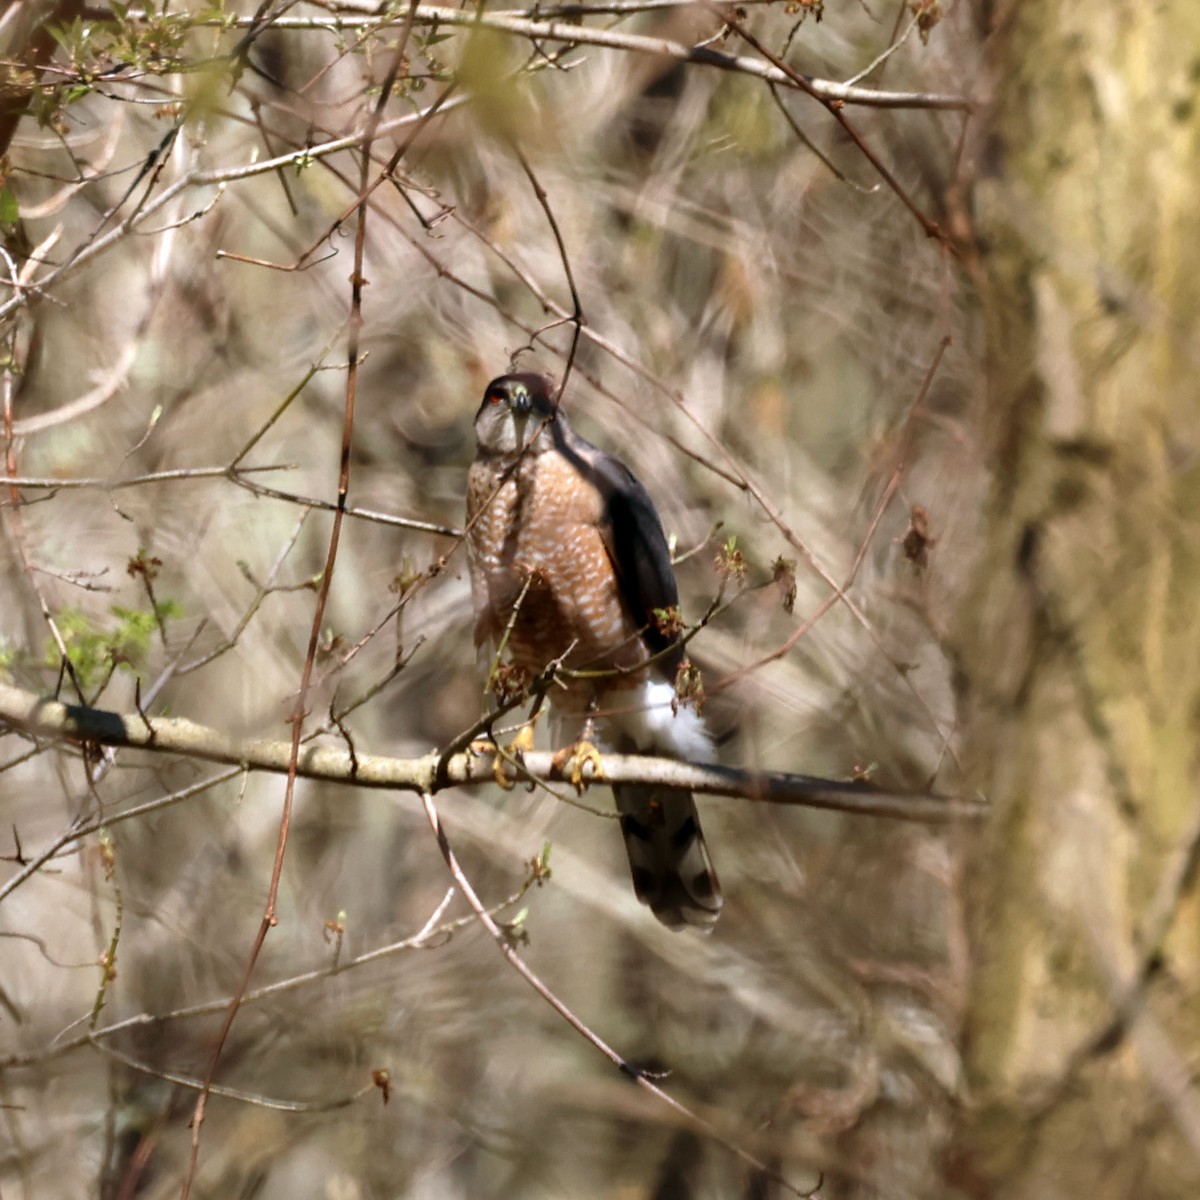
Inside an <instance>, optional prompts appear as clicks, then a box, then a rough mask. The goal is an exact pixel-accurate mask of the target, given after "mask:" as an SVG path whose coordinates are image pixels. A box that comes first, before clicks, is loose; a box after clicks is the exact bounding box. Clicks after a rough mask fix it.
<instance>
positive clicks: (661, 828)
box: [613, 784, 724, 932]
mask: <svg viewBox="0 0 1200 1200" xmlns="http://www.w3.org/2000/svg"><path fill="white" fill-rule="evenodd" d="M613 796H614V798H615V799H616V802H617V812H619V813H620V814H621V832H622V833H623V834H624V835H625V852H626V853H627V854H628V855H629V869H630V872H631V873H632V875H633V890H634V891H635V892H636V893H637V898H638V899H639V900H640V901H641V902H642V903H643V904H647V905H649V906H650V911H651V912H652V913H653V914H654V915H655V916H656V917H657V918H658V919H659V920H660V921H661V922H662V923H663V924H664V925H666V926H667V928H668V929H682V928H683V927H684V926H685V925H690V926H692V927H693V928H696V929H700V930H702V931H704V932H708V931H709V930H711V929H712V927H713V925H714V924H715V923H716V920H717V917H719V916H720V915H721V905H722V904H723V903H724V901H723V900H722V898H721V885H720V883H718V882H717V873H716V871H714V870H713V865H712V860H711V859H710V858H709V857H708V847H707V846H706V845H705V844H704V834H703V832H702V831H701V829H700V817H699V814H698V813H697V812H696V804H695V801H694V800H693V799H692V794H691V792H677V791H672V790H671V789H669V788H657V787H651V786H645V785H641V784H623V785H622V786H620V787H614V788H613Z"/></svg>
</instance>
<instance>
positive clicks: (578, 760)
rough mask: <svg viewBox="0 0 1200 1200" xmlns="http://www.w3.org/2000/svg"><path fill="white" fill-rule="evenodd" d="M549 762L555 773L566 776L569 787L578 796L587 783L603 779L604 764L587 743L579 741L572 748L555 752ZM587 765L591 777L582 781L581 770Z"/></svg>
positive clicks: (592, 747) (598, 754)
mask: <svg viewBox="0 0 1200 1200" xmlns="http://www.w3.org/2000/svg"><path fill="white" fill-rule="evenodd" d="M551 762H552V763H553V764H554V769H555V770H556V771H562V772H563V774H565V775H566V777H567V778H568V779H569V780H570V781H571V786H572V787H573V788H574V789H575V790H576V791H577V792H578V793H579V794H580V795H582V794H583V791H584V789H585V788H586V787H587V785H588V784H589V783H594V782H595V781H596V780H597V779H603V778H604V763H603V760H602V759H601V758H600V751H599V750H597V749H596V747H595V746H593V745H592V743H591V742H588V741H579V742H576V743H575V745H573V746H566V747H564V748H563V749H562V750H558V751H556V752H555V755H554V757H553V759H551ZM589 763H590V764H591V768H592V770H591V775H590V777H589V778H588V779H584V777H583V770H584V768H585V767H586V766H588V764H589Z"/></svg>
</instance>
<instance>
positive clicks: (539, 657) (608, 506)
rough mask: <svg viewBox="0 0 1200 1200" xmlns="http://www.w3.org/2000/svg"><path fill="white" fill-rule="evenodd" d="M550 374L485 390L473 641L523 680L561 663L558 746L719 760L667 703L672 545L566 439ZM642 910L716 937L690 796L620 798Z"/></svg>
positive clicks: (475, 491) (607, 470)
mask: <svg viewBox="0 0 1200 1200" xmlns="http://www.w3.org/2000/svg"><path fill="white" fill-rule="evenodd" d="M555 390H556V389H555V385H554V383H553V381H552V380H550V379H548V378H547V377H546V376H544V375H535V374H519V375H504V376H502V377H501V378H499V379H496V380H493V381H492V382H491V383H490V384H488V388H487V391H486V392H485V393H484V397H483V403H482V404H481V405H480V408H479V412H478V414H477V415H476V417H475V437H476V443H477V454H476V458H475V462H474V463H473V464H472V466H471V472H470V475H469V478H468V483H467V521H468V525H467V529H468V532H467V552H468V557H469V561H470V568H471V590H472V593H473V596H474V601H475V643H476V646H477V647H480V648H481V649H482V648H488V649H489V650H490V651H491V652H492V653H493V654H494V653H495V651H496V649H497V647H498V646H499V644H500V642H501V640H502V639H504V637H505V633H506V631H507V641H506V643H505V649H506V652H507V654H508V656H509V658H510V660H511V662H512V663H513V664H514V665H515V666H516V667H517V668H519V669H520V670H522V671H525V672H528V674H529V675H530V677H533V676H536V675H538V674H540V673H541V672H542V671H543V670H544V669H545V668H546V667H547V666H548V665H549V664H550V663H552V662H555V661H556V660H559V659H561V660H562V665H563V666H564V667H566V668H568V670H569V671H578V672H586V675H585V676H572V675H570V674H568V675H567V676H566V678H565V687H564V688H560V687H557V686H556V687H555V688H554V689H553V690H552V692H551V693H550V695H551V702H552V705H553V712H554V718H555V721H554V731H555V732H554V737H555V742H556V744H557V745H560V746H562V745H569V744H572V743H574V742H576V741H577V740H579V739H580V738H581V737H590V736H591V730H592V728H593V727H594V728H595V730H596V733H597V739H598V741H599V742H600V743H601V744H602V745H603V746H604V747H605V748H606V749H609V750H613V751H616V752H619V753H643V754H657V755H665V756H667V757H671V758H679V759H685V760H689V761H692V762H707V761H711V760H712V757H713V747H712V742H711V740H710V738H709V736H708V733H707V732H706V730H705V728H704V724H703V722H702V721H701V719H700V717H699V715H698V714H697V713H696V712H695V710H694V709H692V708H690V707H685V706H681V705H677V706H674V707H673V706H672V700H674V699H675V690H674V680H675V676H676V672H677V670H678V668H679V666H680V664H681V663H682V662H683V660H684V651H683V646H682V645H681V644H680V642H679V635H678V634H677V633H673V632H670V631H669V630H667V631H664V628H663V626H662V624H661V623H660V622H659V621H656V619H655V616H654V610H655V609H668V608H671V607H672V606H674V605H675V604H677V603H678V590H677V588H676V585H675V575H674V572H673V571H672V569H671V558H670V553H669V551H668V549H667V539H666V537H665V536H664V534H663V529H662V524H661V522H660V521H659V519H658V513H657V512H656V511H655V509H654V504H653V502H652V501H651V499H650V496H649V495H648V494H647V492H646V489H645V488H644V487H642V485H641V484H640V483H639V482H638V481H637V479H635V478H634V476H633V474H632V473H631V472H630V470H629V468H628V467H626V466H625V464H624V463H623V462H621V461H620V460H619V459H617V458H614V457H613V456H612V455H611V454H605V453H604V451H602V450H598V449H597V448H596V447H595V446H593V445H591V444H590V443H589V442H586V441H584V440H583V438H581V437H579V436H578V435H577V434H575V433H574V432H572V430H571V427H570V425H569V424H568V423H567V418H566V415H565V414H564V413H563V412H562V410H561V409H560V408H558V407H557V406H556V404H555V401H554V395H555ZM613 794H614V796H615V798H616V805H617V811H618V812H619V813H620V818H621V831H622V833H623V834H624V836H625V849H626V851H627V852H628V854H629V866H630V870H631V871H632V873H633V886H634V891H635V892H636V893H637V897H638V899H639V900H641V901H642V903H643V904H648V905H649V906H650V909H651V911H652V912H653V913H654V915H655V916H656V917H657V918H658V919H659V920H660V921H662V923H663V924H664V925H667V926H669V927H670V928H672V929H678V928H681V927H683V926H684V925H692V926H698V927H700V928H702V929H707V928H709V927H711V926H712V924H713V922H714V921H716V919H717V917H718V915H719V914H720V911H721V903H722V901H721V888H720V885H719V884H718V883H717V876H716V873H715V872H714V871H713V867H712V862H711V861H710V859H709V856H708V849H707V847H706V846H705V844H704V835H703V834H702V833H701V831H700V820H699V817H698V815H697V813H696V805H695V803H694V802H693V800H692V797H691V795H690V793H687V792H678V791H670V790H668V789H662V788H656V787H646V786H636V785H630V784H622V785H620V786H617V787H614V788H613Z"/></svg>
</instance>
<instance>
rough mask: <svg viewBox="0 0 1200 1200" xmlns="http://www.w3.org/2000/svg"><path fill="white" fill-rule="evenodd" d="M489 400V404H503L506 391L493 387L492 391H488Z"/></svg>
mask: <svg viewBox="0 0 1200 1200" xmlns="http://www.w3.org/2000/svg"><path fill="white" fill-rule="evenodd" d="M487 400H488V403H489V404H503V403H504V393H503V392H502V391H500V390H499V388H493V389H492V391H490V392H488V394H487Z"/></svg>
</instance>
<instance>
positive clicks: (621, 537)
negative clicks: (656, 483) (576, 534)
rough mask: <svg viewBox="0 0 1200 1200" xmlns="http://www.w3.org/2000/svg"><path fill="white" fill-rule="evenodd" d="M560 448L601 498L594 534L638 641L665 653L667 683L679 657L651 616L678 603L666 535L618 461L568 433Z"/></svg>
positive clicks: (674, 638) (674, 640) (675, 640)
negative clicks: (597, 530)
mask: <svg viewBox="0 0 1200 1200" xmlns="http://www.w3.org/2000/svg"><path fill="white" fill-rule="evenodd" d="M561 449H562V450H563V452H564V453H566V454H567V455H569V456H570V457H571V458H572V459H574V460H575V462H576V463H577V464H578V465H579V468H580V470H581V471H582V472H583V473H584V474H585V475H586V476H587V478H588V479H589V480H590V481H591V482H592V484H593V485H594V486H595V488H596V490H597V491H598V492H599V493H600V496H601V498H602V500H603V511H602V516H601V525H600V533H601V536H602V537H603V539H604V545H605V548H606V549H607V551H608V556H609V558H610V559H611V560H612V564H613V568H614V570H615V572H616V576H617V583H618V585H619V586H620V589H621V598H622V600H623V601H624V602H625V605H626V608H627V609H628V611H629V613H630V615H631V616H632V617H633V619H634V621H635V622H636V623H637V624H638V625H639V626H644V627H645V629H644V632H643V634H642V640H643V641H644V642H645V643H646V645H647V646H648V647H649V648H650V651H651V653H653V654H660V653H662V652H663V651H671V653H668V654H666V655H665V657H663V658H662V659H660V660H659V662H658V667H659V669H660V670H661V671H662V674H663V675H665V676H666V677H667V678H668V679H671V680H673V679H674V678H675V672H676V670H677V669H678V667H679V663H680V662H681V661H682V659H683V647H682V646H681V645H680V644H679V637H678V635H668V634H665V633H663V632H662V630H661V629H660V628H659V626H658V623H657V622H656V620H655V617H654V610H655V609H656V608H671V607H673V606H675V605H677V604H678V603H679V588H678V586H677V585H676V583H675V572H674V570H673V568H672V567H671V551H670V550H669V549H668V547H667V535H666V534H665V533H664V532H663V527H662V522H661V521H660V520H659V518H658V512H657V510H656V509H655V507H654V501H653V500H651V499H650V493H649V492H647V491H646V489H645V488H644V487H643V486H642V484H641V482H640V481H639V480H638V478H637V476H636V475H634V473H633V472H632V471H631V470H630V469H629V468H628V467H627V466H626V465H625V464H624V463H623V462H622V461H621V460H620V459H619V458H616V457H614V456H613V455H611V454H606V453H605V452H604V451H603V450H600V449H598V448H597V447H596V446H593V445H592V444H591V443H590V442H586V441H584V440H583V438H581V437H578V436H576V435H574V434H572V435H570V439H569V441H568V440H567V439H565V438H564V439H563V444H562V445H561Z"/></svg>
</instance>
